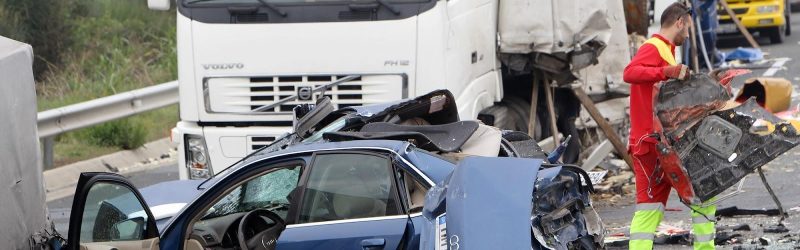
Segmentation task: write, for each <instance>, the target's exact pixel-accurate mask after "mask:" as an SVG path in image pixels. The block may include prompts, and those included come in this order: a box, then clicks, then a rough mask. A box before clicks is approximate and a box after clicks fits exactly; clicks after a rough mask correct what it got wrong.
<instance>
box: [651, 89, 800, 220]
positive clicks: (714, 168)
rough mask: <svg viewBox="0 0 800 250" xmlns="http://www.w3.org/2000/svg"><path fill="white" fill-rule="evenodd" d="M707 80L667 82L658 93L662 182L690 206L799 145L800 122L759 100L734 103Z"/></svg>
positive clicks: (713, 194)
mask: <svg viewBox="0 0 800 250" xmlns="http://www.w3.org/2000/svg"><path fill="white" fill-rule="evenodd" d="M728 91H729V90H727V89H726V88H725V87H724V86H722V85H720V84H719V83H717V82H716V81H714V80H713V79H711V78H710V77H708V76H706V75H696V76H693V77H692V79H690V80H687V81H686V82H681V81H668V82H665V83H662V84H659V85H657V86H656V90H655V91H654V106H655V107H654V112H655V115H656V117H655V121H654V122H655V124H654V125H655V126H656V131H660V133H659V137H660V138H659V140H660V142H659V144H658V147H659V151H660V154H661V155H660V157H659V160H660V164H661V169H662V170H663V175H662V176H661V177H662V178H658V177H657V178H656V179H657V180H660V181H669V182H670V183H671V184H672V186H673V187H674V188H675V189H676V190H677V191H678V195H679V196H680V198H681V200H682V201H683V202H684V203H687V204H699V203H701V202H704V201H708V200H710V199H711V198H713V197H715V196H716V195H719V194H721V193H722V192H723V191H725V189H727V188H729V187H731V186H733V185H735V184H736V183H737V182H738V181H739V180H741V179H742V178H744V176H746V175H747V174H749V173H752V172H753V171H754V170H755V169H756V168H758V167H761V166H763V165H764V164H766V163H768V162H770V161H772V160H773V159H775V158H777V157H778V156H780V155H781V154H783V153H784V152H786V151H788V150H789V149H792V148H794V147H795V146H797V145H798V143H800V122H798V121H787V120H782V119H780V118H778V117H777V116H775V115H774V114H772V113H770V112H769V111H767V110H766V109H764V107H762V106H760V105H759V103H758V102H757V101H756V99H755V98H751V99H749V100H747V101H745V102H744V103H742V104H738V103H736V102H734V101H732V100H731V98H732V95H731V93H730V92H728Z"/></svg>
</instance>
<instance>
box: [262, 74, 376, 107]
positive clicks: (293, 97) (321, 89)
mask: <svg viewBox="0 0 800 250" xmlns="http://www.w3.org/2000/svg"><path fill="white" fill-rule="evenodd" d="M359 77H361V76H360V75H349V76H346V77H343V78H340V79H339V80H336V81H333V82H330V83H328V84H325V85H322V86H319V87H317V88H315V89H313V90H311V94H314V93H317V92H322V93H323V94H324V93H325V90H327V89H329V88H333V87H335V86H338V85H339V84H342V83H345V82H349V81H350V80H353V79H356V78H359ZM294 100H297V94H294V95H291V96H289V97H286V98H283V99H280V100H278V101H275V102H273V103H272V104H270V105H264V106H261V107H258V108H255V109H253V110H250V111H251V112H263V111H265V110H270V109H274V108H275V107H277V106H280V105H282V104H284V103H287V102H291V101H294Z"/></svg>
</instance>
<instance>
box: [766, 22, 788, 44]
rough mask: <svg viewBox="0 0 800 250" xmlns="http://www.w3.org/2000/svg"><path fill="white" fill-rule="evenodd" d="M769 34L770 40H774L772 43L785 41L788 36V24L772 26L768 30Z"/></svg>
mask: <svg viewBox="0 0 800 250" xmlns="http://www.w3.org/2000/svg"><path fill="white" fill-rule="evenodd" d="M767 34H769V41H770V42H772V44H780V43H783V40H784V39H785V38H786V25H781V26H780V27H774V28H771V29H769V30H767Z"/></svg>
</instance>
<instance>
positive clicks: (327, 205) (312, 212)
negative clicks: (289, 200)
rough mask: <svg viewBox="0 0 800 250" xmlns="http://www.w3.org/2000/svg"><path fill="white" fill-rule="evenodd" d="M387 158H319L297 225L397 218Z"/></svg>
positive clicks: (332, 155)
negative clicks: (389, 216) (385, 217)
mask: <svg viewBox="0 0 800 250" xmlns="http://www.w3.org/2000/svg"><path fill="white" fill-rule="evenodd" d="M392 176H393V175H392V170H391V165H390V161H389V159H388V158H386V157H383V156H378V155H371V154H355V153H354V154H322V155H318V156H316V158H315V159H314V164H313V166H312V168H311V172H310V174H309V178H308V182H307V184H306V189H305V190H304V194H303V203H302V208H301V210H300V218H299V221H298V222H299V223H307V222H322V221H332V220H343V219H356V218H367V217H379V216H388V215H397V214H399V212H398V210H399V209H398V203H397V196H396V190H395V185H394V181H393V177H392Z"/></svg>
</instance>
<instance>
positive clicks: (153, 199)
mask: <svg viewBox="0 0 800 250" xmlns="http://www.w3.org/2000/svg"><path fill="white" fill-rule="evenodd" d="M201 182H203V180H175V181H168V182H162V183H158V184H155V185H152V186H147V187H144V188H142V189H140V190H139V193H141V194H142V198H144V201H145V202H146V203H147V206H148V207H149V208H150V212H152V213H153V217H155V218H154V219H155V220H156V226H157V227H158V229H159V230H162V229H164V225H166V223H167V222H169V220H171V219H172V217H174V216H175V215H176V214H178V213H179V212H180V211H181V210H183V208H184V207H185V206H186V204H189V203H191V202H192V201H193V200H194V199H195V198H197V197H198V196H200V193H201V192H203V191H204V190H203V189H198V188H197V187H198V185H199V184H200V183H201ZM165 190H169V191H168V192H164V191H165Z"/></svg>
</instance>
